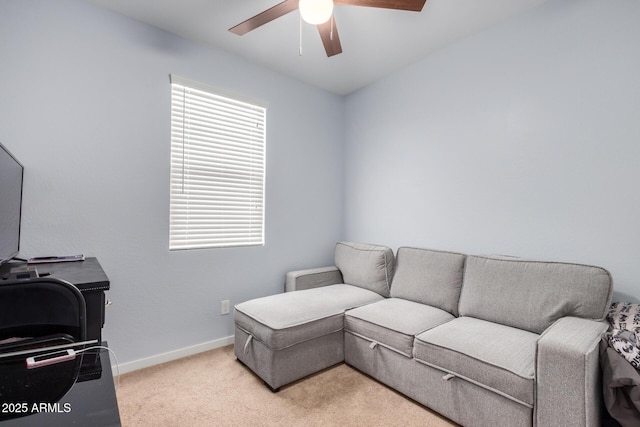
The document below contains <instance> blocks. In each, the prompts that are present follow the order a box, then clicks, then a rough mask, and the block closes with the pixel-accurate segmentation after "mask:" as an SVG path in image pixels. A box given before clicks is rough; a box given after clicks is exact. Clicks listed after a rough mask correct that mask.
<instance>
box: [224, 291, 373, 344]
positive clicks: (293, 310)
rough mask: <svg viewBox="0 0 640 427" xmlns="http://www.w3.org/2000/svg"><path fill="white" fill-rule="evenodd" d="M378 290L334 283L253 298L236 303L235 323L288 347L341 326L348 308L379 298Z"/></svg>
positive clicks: (261, 338)
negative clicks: (376, 291)
mask: <svg viewBox="0 0 640 427" xmlns="http://www.w3.org/2000/svg"><path fill="white" fill-rule="evenodd" d="M382 299H383V297H382V296H380V295H379V294H377V293H375V292H373V291H369V290H367V289H363V288H359V287H357V286H351V285H345V284H337V285H330V286H324V287H321V288H314V289H306V290H303V291H296V292H287V293H283V294H276V295H271V296H268V297H263V298H256V299H253V300H250V301H246V302H243V303H241V304H238V305H236V307H235V312H234V320H235V323H236V326H238V327H239V328H241V329H242V330H244V331H245V332H247V333H248V334H249V335H251V336H252V337H253V338H255V339H257V340H259V341H260V342H262V343H263V344H265V345H266V346H267V347H269V348H271V349H273V350H280V349H283V348H287V347H291V346H292V345H295V344H298V343H300V342H303V341H307V340H310V339H313V338H317V337H320V336H323V335H327V334H330V333H332V332H336V331H340V330H342V329H343V327H344V312H345V310H347V309H350V308H354V307H359V306H361V305H364V304H370V303H372V302H376V301H380V300H382Z"/></svg>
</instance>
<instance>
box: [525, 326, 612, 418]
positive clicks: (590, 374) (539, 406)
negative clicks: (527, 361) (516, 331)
mask: <svg viewBox="0 0 640 427" xmlns="http://www.w3.org/2000/svg"><path fill="white" fill-rule="evenodd" d="M607 327H608V324H607V323H606V322H604V321H594V320H587V319H581V318H577V317H563V318H561V319H559V320H558V321H556V322H555V323H554V324H553V325H551V326H550V327H549V328H547V330H546V331H544V332H543V333H542V335H541V336H540V338H539V339H538V349H537V354H536V387H537V388H536V405H535V408H536V409H535V411H536V415H535V418H536V423H535V424H534V425H536V426H537V427H542V426H599V425H600V413H601V410H602V404H601V401H602V399H601V396H602V390H601V381H602V380H601V374H600V366H599V363H598V357H599V354H598V344H599V342H600V337H601V336H602V333H603V332H605V331H606V330H607Z"/></svg>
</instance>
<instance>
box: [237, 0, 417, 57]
mask: <svg viewBox="0 0 640 427" xmlns="http://www.w3.org/2000/svg"><path fill="white" fill-rule="evenodd" d="M426 1H427V0H284V1H283V2H281V3H278V4H277V5H275V6H273V7H271V8H269V9H267V10H265V11H264V12H261V13H259V14H257V15H256V16H254V17H251V18H249V19H247V20H246V21H244V22H241V23H240V24H238V25H236V26H235V27H232V28H229V31H231V32H232V33H234V34H237V35H239V36H242V35H244V34H246V33H248V32H249V31H252V30H255V29H256V28H258V27H260V26H262V25H264V24H266V23H268V22H271V21H273V20H274V19H277V18H280V17H281V16H284V15H286V14H287V13H289V12H293V11H294V10H296V9H299V10H300V16H302V19H303V20H304V21H306V22H308V23H310V24H313V25H317V27H318V32H319V33H320V38H321V39H322V43H323V45H324V49H325V51H326V52H327V56H333V55H337V54H339V53H342V45H341V44H340V38H339V36H338V29H337V28H336V24H335V19H331V17H332V16H333V4H334V3H335V4H342V5H349V6H365V7H378V8H382V9H395V10H407V11H413V12H420V11H422V8H423V7H424V4H425V3H426ZM329 21H331V22H329Z"/></svg>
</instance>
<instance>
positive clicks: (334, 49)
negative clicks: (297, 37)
mask: <svg viewBox="0 0 640 427" xmlns="http://www.w3.org/2000/svg"><path fill="white" fill-rule="evenodd" d="M318 31H319V32H320V38H321V39H322V44H323V45H324V50H325V51H326V52H327V56H328V57H331V56H333V55H337V54H339V53H342V45H341V44H340V36H338V28H337V27H336V18H335V17H334V16H333V15H332V16H331V18H330V19H329V20H328V21H327V22H325V23H324V24H320V25H318Z"/></svg>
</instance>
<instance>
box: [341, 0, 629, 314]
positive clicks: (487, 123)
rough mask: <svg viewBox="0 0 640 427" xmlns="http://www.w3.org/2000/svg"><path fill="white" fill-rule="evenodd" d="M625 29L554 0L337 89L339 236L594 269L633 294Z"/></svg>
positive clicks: (614, 5) (623, 8) (623, 15)
mask: <svg viewBox="0 0 640 427" xmlns="http://www.w3.org/2000/svg"><path fill="white" fill-rule="evenodd" d="M638 22H640V2H638V1H628V0H627V1H625V0H610V1H602V0H580V1H577V0H573V1H570V0H552V1H550V2H548V3H546V4H544V5H542V6H541V7H538V8H537V9H534V10H532V11H531V12H529V13H527V14H525V15H521V16H519V17H516V18H514V19H512V20H510V21H508V22H506V23H504V24H502V25H500V26H498V27H494V28H493V29H490V30H488V31H485V32H483V33H481V34H479V35H476V36H474V37H471V38H468V39H466V40H464V41H462V42H460V43H457V44H456V45H453V46H451V47H448V48H446V49H444V50H441V51H439V52H437V53H435V54H434V55H432V56H430V57H428V58H426V59H425V60H423V61H422V62H420V63H418V64H415V65H413V66H411V67H409V68H407V69H405V70H403V71H401V72H398V73H395V74H393V75H391V76H390V77H388V78H385V79H383V80H381V81H378V82H377V83H375V84H373V85H371V86H369V87H367V88H365V89H362V90H361V91H359V92H357V93H354V94H352V95H351V96H349V97H348V98H347V100H346V114H347V118H346V121H345V124H346V130H345V140H346V156H345V164H346V165H347V167H346V169H345V174H346V175H345V178H346V180H345V188H346V190H345V212H346V216H345V221H346V222H345V234H346V238H347V239H350V240H356V241H369V242H372V243H382V244H387V245H391V246H394V247H397V246H403V245H417V246H423V247H432V248H441V249H450V250H457V251H465V252H469V253H475V254H511V255H515V256H524V257H534V258H542V259H552V260H564V261H573V262H582V263H593V264H598V265H602V266H604V267H606V268H608V269H609V270H610V271H611V272H612V274H613V276H614V281H615V289H616V291H617V293H616V295H615V298H616V299H631V300H636V301H637V299H638V297H640V269H639V268H638V261H639V260H640V225H639V224H640V189H639V184H640V167H639V164H640V119H639V117H640V78H639V76H640V55H639V53H640V50H639V48H638V41H639V40H640V25H638Z"/></svg>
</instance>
